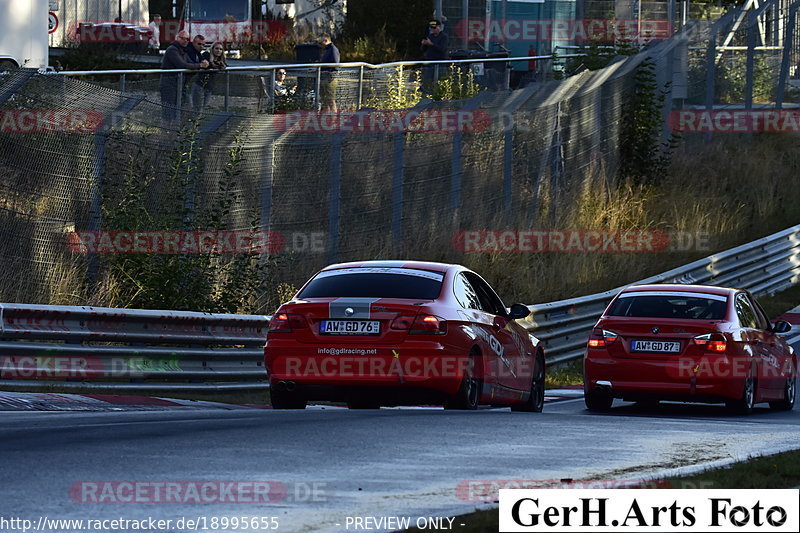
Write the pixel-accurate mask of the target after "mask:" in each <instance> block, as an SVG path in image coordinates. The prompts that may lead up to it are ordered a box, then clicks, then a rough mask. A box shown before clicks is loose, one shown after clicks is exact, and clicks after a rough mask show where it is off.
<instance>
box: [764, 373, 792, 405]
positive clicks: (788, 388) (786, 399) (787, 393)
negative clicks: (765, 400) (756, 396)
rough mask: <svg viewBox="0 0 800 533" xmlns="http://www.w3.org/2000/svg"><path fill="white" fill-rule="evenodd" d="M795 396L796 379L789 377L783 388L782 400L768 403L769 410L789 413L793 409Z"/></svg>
mask: <svg viewBox="0 0 800 533" xmlns="http://www.w3.org/2000/svg"><path fill="white" fill-rule="evenodd" d="M796 395H797V378H796V377H795V376H793V375H792V376H789V377H788V378H786V384H785V385H784V388H783V400H780V401H777V402H769V407H770V409H774V410H775V411H791V410H792V409H794V398H795V396H796Z"/></svg>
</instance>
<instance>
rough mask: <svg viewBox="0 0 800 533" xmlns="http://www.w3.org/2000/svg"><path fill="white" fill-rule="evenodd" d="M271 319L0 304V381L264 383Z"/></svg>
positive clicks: (166, 386)
mask: <svg viewBox="0 0 800 533" xmlns="http://www.w3.org/2000/svg"><path fill="white" fill-rule="evenodd" d="M268 324H269V317H267V316H259V315H225V314H209V313H195V312H186V311H150V310H142V309H114V308H104V307H68V306H52V305H50V306H39V305H26V304H0V386H13V387H15V388H18V389H20V388H21V389H40V388H42V387H47V386H53V385H54V384H57V385H58V387H59V388H65V387H66V388H81V389H87V388H90V389H97V390H113V391H115V392H121V391H134V390H170V391H176V390H180V391H200V390H204V391H205V390H208V391H229V390H251V389H263V388H264V387H265V385H266V381H265V380H266V371H265V369H264V363H263V346H264V338H265V337H266V331H267V326H268ZM54 380H59V381H54Z"/></svg>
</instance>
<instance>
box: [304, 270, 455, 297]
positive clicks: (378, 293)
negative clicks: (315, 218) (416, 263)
mask: <svg viewBox="0 0 800 533" xmlns="http://www.w3.org/2000/svg"><path fill="white" fill-rule="evenodd" d="M443 279H444V274H442V273H441V272H429V271H427V270H417V269H409V268H343V269H338V270H326V271H324V272H320V273H319V274H317V275H316V277H314V279H312V280H311V281H310V282H309V283H308V285H306V287H305V288H304V289H303V290H302V291H301V292H300V294H299V295H298V296H299V298H303V299H305V298H342V297H351V298H406V299H411V300H435V299H436V298H438V297H439V293H440V292H441V290H442V280H443Z"/></svg>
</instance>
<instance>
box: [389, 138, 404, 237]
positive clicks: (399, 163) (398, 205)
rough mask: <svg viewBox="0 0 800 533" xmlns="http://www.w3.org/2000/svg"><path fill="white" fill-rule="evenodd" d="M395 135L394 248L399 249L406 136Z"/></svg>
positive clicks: (393, 185) (393, 175)
mask: <svg viewBox="0 0 800 533" xmlns="http://www.w3.org/2000/svg"><path fill="white" fill-rule="evenodd" d="M393 137H394V166H393V168H392V170H393V172H392V240H394V246H393V249H395V250H399V245H400V243H401V242H402V240H403V160H404V157H405V147H406V138H405V134H403V133H402V132H399V133H395V134H394V135H393Z"/></svg>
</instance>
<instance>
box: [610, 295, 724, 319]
mask: <svg viewBox="0 0 800 533" xmlns="http://www.w3.org/2000/svg"><path fill="white" fill-rule="evenodd" d="M726 309H727V297H725V296H720V295H717V294H704V293H691V292H666V291H665V292H629V293H623V294H621V295H620V297H619V298H617V299H616V301H615V302H614V303H613V304H612V305H611V307H610V308H609V310H608V312H607V313H606V315H608V316H634V317H650V318H683V319H687V318H688V319H697V320H722V319H724V318H725V311H726Z"/></svg>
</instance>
